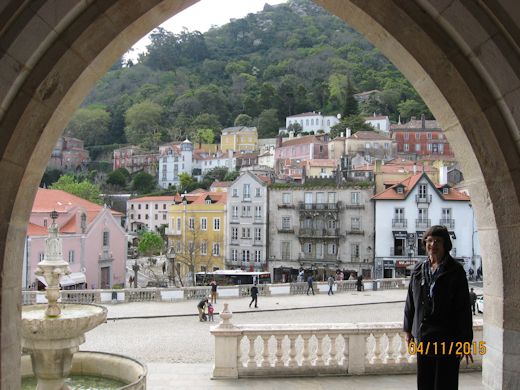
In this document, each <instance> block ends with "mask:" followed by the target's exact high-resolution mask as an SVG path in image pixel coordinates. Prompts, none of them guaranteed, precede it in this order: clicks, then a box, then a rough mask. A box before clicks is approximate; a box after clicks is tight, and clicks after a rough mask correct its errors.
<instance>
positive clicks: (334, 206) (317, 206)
mask: <svg viewBox="0 0 520 390" xmlns="http://www.w3.org/2000/svg"><path fill="white" fill-rule="evenodd" d="M298 208H299V209H300V210H329V211H330V210H335V211H338V210H340V209H341V202H335V203H304V202H300V203H299V204H298Z"/></svg>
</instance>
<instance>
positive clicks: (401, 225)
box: [392, 218, 408, 229]
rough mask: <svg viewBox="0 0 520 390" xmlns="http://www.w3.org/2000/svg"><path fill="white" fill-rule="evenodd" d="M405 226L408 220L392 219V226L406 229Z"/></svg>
mask: <svg viewBox="0 0 520 390" xmlns="http://www.w3.org/2000/svg"><path fill="white" fill-rule="evenodd" d="M407 226H408V220H407V219H402V218H397V219H392V227H393V228H401V229H406V227H407Z"/></svg>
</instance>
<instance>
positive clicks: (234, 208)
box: [232, 206, 238, 217]
mask: <svg viewBox="0 0 520 390" xmlns="http://www.w3.org/2000/svg"><path fill="white" fill-rule="evenodd" d="M232 216H233V217H238V206H233V209H232Z"/></svg>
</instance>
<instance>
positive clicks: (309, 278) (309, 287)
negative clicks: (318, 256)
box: [307, 275, 314, 295]
mask: <svg viewBox="0 0 520 390" xmlns="http://www.w3.org/2000/svg"><path fill="white" fill-rule="evenodd" d="M313 283H314V279H313V277H312V275H311V276H309V277H308V278H307V295H309V290H312V295H314V287H313V286H312V284H313Z"/></svg>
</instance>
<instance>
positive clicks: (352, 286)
mask: <svg viewBox="0 0 520 390" xmlns="http://www.w3.org/2000/svg"><path fill="white" fill-rule="evenodd" d="M408 281H409V280H408V279H381V280H367V281H365V282H364V283H363V289H364V290H365V291H368V290H389V289H405V288H407V287H408ZM252 286H253V285H237V286H219V287H218V295H219V298H240V297H248V296H250V295H251V287H252ZM307 287H308V286H307V283H306V282H303V283H283V284H260V285H258V293H259V295H260V296H272V295H301V294H306V292H307ZM313 288H314V293H315V294H327V292H328V291H329V286H328V284H327V282H315V283H314V284H313ZM355 290H356V281H355V280H344V281H340V282H336V283H335V284H334V286H333V291H334V292H335V293H345V292H349V291H355ZM210 291H211V288H210V287H207V286H199V287H182V288H155V287H148V288H126V289H119V290H62V291H61V302H63V303H127V302H172V301H179V300H200V299H202V298H203V297H207V296H209V295H210ZM22 302H23V304H24V305H32V304H36V303H47V300H46V298H45V293H44V292H43V291H23V292H22Z"/></svg>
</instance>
